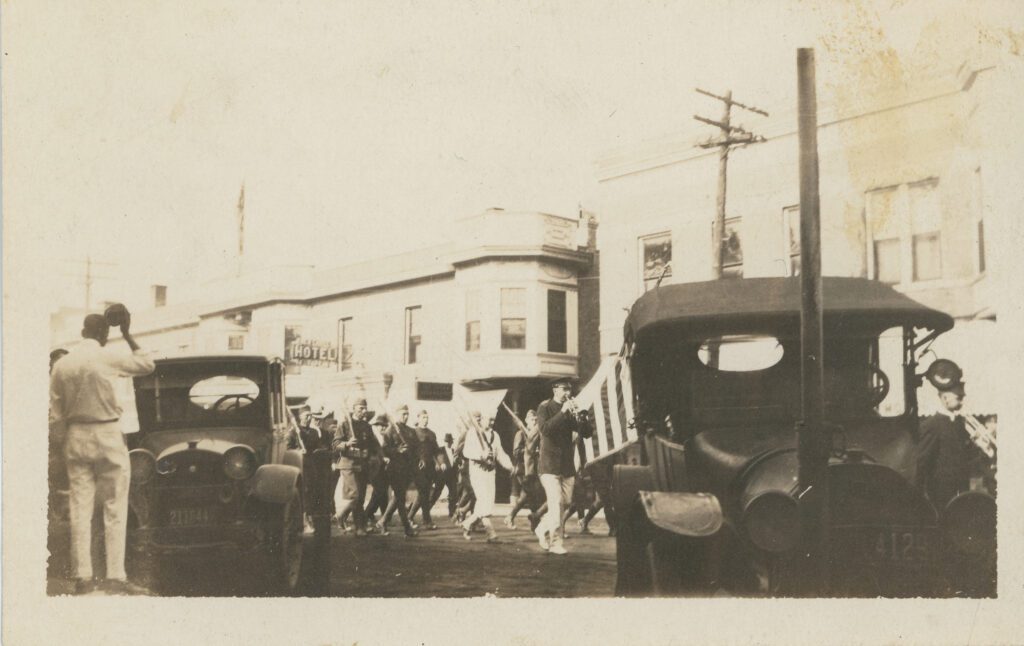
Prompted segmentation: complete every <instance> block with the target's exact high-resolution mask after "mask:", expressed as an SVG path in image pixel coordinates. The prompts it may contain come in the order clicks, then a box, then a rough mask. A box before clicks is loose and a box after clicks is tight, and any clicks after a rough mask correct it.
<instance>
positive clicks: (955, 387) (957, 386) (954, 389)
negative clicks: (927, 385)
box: [939, 381, 967, 397]
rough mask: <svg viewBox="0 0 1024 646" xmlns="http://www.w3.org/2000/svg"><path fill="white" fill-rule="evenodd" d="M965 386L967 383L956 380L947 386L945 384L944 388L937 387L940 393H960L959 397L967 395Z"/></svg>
mask: <svg viewBox="0 0 1024 646" xmlns="http://www.w3.org/2000/svg"><path fill="white" fill-rule="evenodd" d="M966 386H967V384H966V383H965V382H963V381H957V382H954V383H952V384H950V385H949V386H947V387H945V388H941V389H939V392H940V393H954V394H957V395H960V396H961V397H966V396H967V389H966Z"/></svg>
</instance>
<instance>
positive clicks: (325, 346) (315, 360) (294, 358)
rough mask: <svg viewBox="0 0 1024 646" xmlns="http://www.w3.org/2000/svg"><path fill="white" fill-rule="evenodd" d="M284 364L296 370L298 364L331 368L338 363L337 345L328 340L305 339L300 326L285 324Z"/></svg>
mask: <svg viewBox="0 0 1024 646" xmlns="http://www.w3.org/2000/svg"><path fill="white" fill-rule="evenodd" d="M284 361H285V365H286V366H289V367H291V368H293V370H292V372H297V368H298V367H299V366H315V367H318V368H333V367H335V366H337V365H338V346H337V345H336V344H334V343H331V342H330V341H321V340H317V339H305V338H303V337H302V326H300V325H287V326H285V328H284Z"/></svg>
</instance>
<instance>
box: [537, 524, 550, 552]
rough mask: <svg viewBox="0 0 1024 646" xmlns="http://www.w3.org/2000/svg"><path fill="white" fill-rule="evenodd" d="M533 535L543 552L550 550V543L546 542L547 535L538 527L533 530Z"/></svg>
mask: <svg viewBox="0 0 1024 646" xmlns="http://www.w3.org/2000/svg"><path fill="white" fill-rule="evenodd" d="M533 533H534V534H535V535H536V536H537V540H538V541H540V546H541V547H543V548H544V549H545V550H547V549H551V543H549V542H548V533H547V532H545V531H544V530H543V529H541V528H540V527H538V528H537V529H535V530H533Z"/></svg>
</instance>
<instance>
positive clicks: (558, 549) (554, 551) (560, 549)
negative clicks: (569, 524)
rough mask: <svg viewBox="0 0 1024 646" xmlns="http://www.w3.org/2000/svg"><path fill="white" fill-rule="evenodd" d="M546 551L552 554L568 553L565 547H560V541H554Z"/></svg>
mask: <svg viewBox="0 0 1024 646" xmlns="http://www.w3.org/2000/svg"><path fill="white" fill-rule="evenodd" d="M548 551H549V552H551V553H552V554H568V552H567V551H566V550H565V548H564V547H562V544H561V543H555V544H554V545H552V546H551V549H549V550H548Z"/></svg>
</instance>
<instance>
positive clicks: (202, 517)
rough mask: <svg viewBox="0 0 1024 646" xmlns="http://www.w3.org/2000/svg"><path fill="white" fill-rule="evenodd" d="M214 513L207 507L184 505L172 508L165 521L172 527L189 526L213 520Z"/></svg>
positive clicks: (205, 523)
mask: <svg viewBox="0 0 1024 646" xmlns="http://www.w3.org/2000/svg"><path fill="white" fill-rule="evenodd" d="M213 517H214V513H213V510H211V509H210V508H209V507H185V508H183V509H172V510H171V511H170V514H169V516H168V518H167V522H168V524H169V525H171V526H172V527H191V526H193V525H207V524H209V523H210V521H211V520H213Z"/></svg>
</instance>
